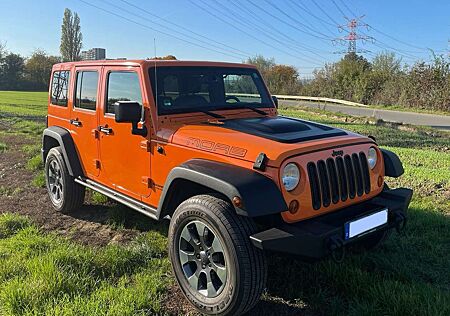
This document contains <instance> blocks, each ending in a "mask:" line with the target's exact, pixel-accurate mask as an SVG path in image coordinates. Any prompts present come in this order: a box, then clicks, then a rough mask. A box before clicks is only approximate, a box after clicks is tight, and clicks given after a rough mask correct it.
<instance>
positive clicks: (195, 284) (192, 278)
mask: <svg viewBox="0 0 450 316" xmlns="http://www.w3.org/2000/svg"><path fill="white" fill-rule="evenodd" d="M187 280H188V282H189V285H190V286H191V287H193V288H194V289H196V290H198V274H197V272H195V273H194V274H192V275H191V276H190V277H189V278H187Z"/></svg>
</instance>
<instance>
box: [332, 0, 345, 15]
mask: <svg viewBox="0 0 450 316" xmlns="http://www.w3.org/2000/svg"><path fill="white" fill-rule="evenodd" d="M331 2H333V4H334V6H335V7H336V8H337V9H338V11H339V12H340V13H341V14H342V16H343V17H344V18H347V15H346V14H345V13H344V11H342V9H341V7H339V6H338V5H337V3H336V2H335V1H334V0H331Z"/></svg>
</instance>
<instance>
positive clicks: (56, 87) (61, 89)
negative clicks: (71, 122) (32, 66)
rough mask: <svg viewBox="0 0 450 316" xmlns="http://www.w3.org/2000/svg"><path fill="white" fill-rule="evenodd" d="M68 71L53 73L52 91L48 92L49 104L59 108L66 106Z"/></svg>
mask: <svg viewBox="0 0 450 316" xmlns="http://www.w3.org/2000/svg"><path fill="white" fill-rule="evenodd" d="M69 78H70V71H68V70H65V71H55V72H54V73H53V77H52V89H51V92H50V98H51V103H52V104H54V105H59V106H67V93H68V91H69V90H68V89H69Z"/></svg>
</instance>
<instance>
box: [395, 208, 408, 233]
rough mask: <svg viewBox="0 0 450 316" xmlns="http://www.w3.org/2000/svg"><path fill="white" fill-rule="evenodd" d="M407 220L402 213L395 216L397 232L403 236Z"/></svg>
mask: <svg viewBox="0 0 450 316" xmlns="http://www.w3.org/2000/svg"><path fill="white" fill-rule="evenodd" d="M406 222H407V218H406V216H405V215H403V214H402V213H397V214H395V230H396V231H397V233H399V234H401V233H403V232H404V231H405V227H406Z"/></svg>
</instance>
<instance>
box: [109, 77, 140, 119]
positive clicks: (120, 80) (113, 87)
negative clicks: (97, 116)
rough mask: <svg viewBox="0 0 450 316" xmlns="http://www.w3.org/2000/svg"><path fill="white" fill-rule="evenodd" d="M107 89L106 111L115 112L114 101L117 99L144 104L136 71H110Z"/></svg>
mask: <svg viewBox="0 0 450 316" xmlns="http://www.w3.org/2000/svg"><path fill="white" fill-rule="evenodd" d="M106 91H107V100H108V101H107V104H106V113H112V114H114V103H116V102H117V101H136V102H138V103H139V104H142V94H141V86H140V84H139V77H138V74H137V73H136V72H124V71H115V72H114V71H113V72H110V73H109V75H108V88H107V90H106Z"/></svg>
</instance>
